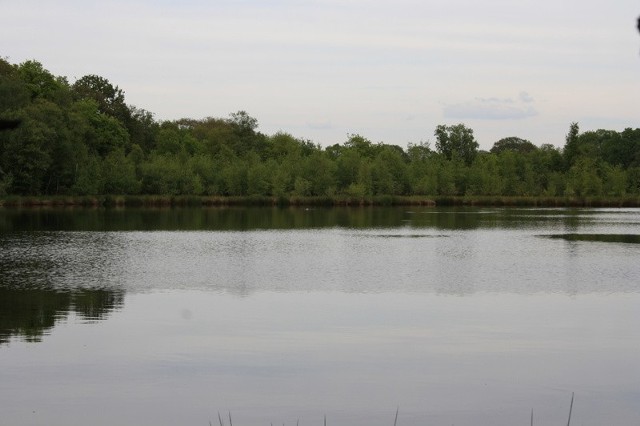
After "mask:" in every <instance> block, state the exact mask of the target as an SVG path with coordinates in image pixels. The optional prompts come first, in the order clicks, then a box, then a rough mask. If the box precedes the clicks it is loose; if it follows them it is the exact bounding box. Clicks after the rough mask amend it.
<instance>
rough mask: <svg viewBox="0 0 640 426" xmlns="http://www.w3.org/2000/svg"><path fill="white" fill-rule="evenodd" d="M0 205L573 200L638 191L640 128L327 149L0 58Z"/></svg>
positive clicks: (464, 135)
mask: <svg viewBox="0 0 640 426" xmlns="http://www.w3.org/2000/svg"><path fill="white" fill-rule="evenodd" d="M0 119H2V120H4V122H8V123H15V124H16V125H15V126H11V127H15V128H12V129H7V130H5V131H2V132H0V196H8V195H77V196H83V195H99V194H118V195H135V194H149V195H153V194H155V195H171V196H173V195H211V196H271V197H292V196H300V197H307V196H322V197H335V196H346V197H352V198H364V197H371V196H379V195H421V196H462V195H477V196H534V197H535V196H547V197H555V196H563V197H571V196H577V197H590V196H611V197H621V196H625V195H637V194H640V128H636V129H631V128H627V129H625V130H623V131H622V132H617V131H613V130H595V131H586V132H580V129H579V126H578V124H577V123H571V124H570V126H569V130H568V133H567V135H566V143H565V145H564V147H563V148H557V147H555V146H553V145H551V144H543V145H541V146H537V145H534V144H533V143H531V142H530V141H527V140H524V139H522V138H519V137H515V136H514V137H506V138H503V139H501V140H498V141H496V142H495V143H494V144H493V147H492V148H491V149H490V150H489V151H481V150H479V145H478V142H477V141H476V139H475V137H474V135H473V130H472V129H470V128H469V127H467V126H466V125H465V124H462V123H461V124H456V125H439V126H437V127H436V129H435V131H434V135H433V136H434V138H435V144H434V146H433V147H432V146H431V144H430V143H429V142H421V143H410V144H408V146H407V148H406V149H403V148H402V147H400V146H397V145H390V144H385V143H383V142H379V143H374V142H372V141H370V140H368V139H367V138H365V137H363V136H361V135H357V134H355V135H348V136H347V137H346V141H344V142H342V143H336V144H334V145H331V146H328V147H324V148H323V147H321V146H320V145H318V144H315V143H313V142H312V141H310V140H306V139H301V138H296V137H294V136H292V135H290V134H288V133H285V132H278V133H276V134H273V135H265V134H263V133H261V132H259V131H258V130H257V128H258V122H257V120H256V119H255V118H253V117H251V116H250V115H248V114H247V113H246V112H244V111H239V112H236V113H232V114H230V115H229V117H226V118H212V117H208V118H204V119H189V118H183V119H178V120H169V121H157V120H155V119H154V116H153V114H152V113H151V112H149V111H146V110H144V109H140V108H137V107H135V106H132V105H129V104H127V103H126V101H125V94H124V91H123V90H121V89H120V88H119V87H118V86H114V85H113V84H112V83H110V82H109V81H108V80H107V79H106V78H104V77H101V76H97V75H86V76H84V77H82V78H80V79H78V80H76V81H75V82H73V83H70V82H69V81H68V80H67V79H66V78H65V77H60V76H54V75H53V74H51V73H50V72H49V71H48V70H46V69H45V68H44V67H43V66H42V64H41V63H39V62H37V61H34V60H30V61H25V62H23V63H20V64H12V63H10V62H8V61H7V60H6V59H0Z"/></svg>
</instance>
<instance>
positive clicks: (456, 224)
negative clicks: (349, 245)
mask: <svg viewBox="0 0 640 426" xmlns="http://www.w3.org/2000/svg"><path fill="white" fill-rule="evenodd" d="M591 213H592V212H590V211H589V210H585V209H513V208H506V209H499V208H498V209H480V208H473V207H466V208H465V207H455V208H425V207H333V208H301V207H287V208H280V207H251V208H243V207H237V208H236V207H214V208H155V209H154V208H145V209H134V208H126V209H125V208H122V209H63V208H43V209H16V210H13V209H5V210H0V232H5V233H8V232H21V231H159V230H162V231H178V230H184V231H194V230H212V231H239V230H254V229H309V228H328V227H344V228H389V227H400V226H412V227H418V228H438V229H476V228H493V227H501V228H520V227H522V226H527V225H534V224H541V223H545V222H549V221H554V222H560V223H562V224H563V225H564V226H567V227H571V226H572V225H575V224H577V223H578V222H582V223H584V221H585V220H588V218H589V215H590V214H591Z"/></svg>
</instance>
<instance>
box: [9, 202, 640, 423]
mask: <svg viewBox="0 0 640 426" xmlns="http://www.w3.org/2000/svg"><path fill="white" fill-rule="evenodd" d="M639 360H640V210H637V209H490V208H483V209H476V208H467V209H440V208H437V209H436V208H417V207H411V208H408V207H402V208H356V209H347V208H342V209H271V208H268V209H267V208H264V209H263V208H254V209H158V210H151V209H148V210H132V209H126V210H55V209H52V210H10V209H5V210H0V413H1V414H0V424H2V425H4V424H6V425H49V426H56V425H94V426H97V425H109V426H112V425H143V424H144V425H146V424H148V425H154V426H159V425H203V426H206V425H209V422H212V424H219V421H220V420H219V418H218V413H220V414H221V416H222V421H223V422H224V423H225V425H229V413H231V415H232V419H233V424H235V425H238V426H253V425H264V426H268V425H271V424H274V425H281V424H285V425H296V424H299V425H302V426H305V425H322V424H323V423H324V418H325V416H326V422H327V424H328V425H330V426H332V425H354V426H364V425H384V426H390V425H393V424H394V421H395V415H396V409H398V407H399V409H398V418H397V424H398V426H410V425H452V424H455V425H457V426H463V425H470V426H485V425H486V426H489V425H491V426H501V425H504V426H507V425H508V426H513V425H529V424H530V421H531V410H533V413H534V424H535V425H558V424H560V425H561V424H566V422H567V420H568V414H569V404H570V401H571V394H572V392H575V402H574V405H573V413H572V417H571V424H572V425H585V426H586V425H638V424H640V362H639Z"/></svg>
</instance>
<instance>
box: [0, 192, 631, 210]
mask: <svg viewBox="0 0 640 426" xmlns="http://www.w3.org/2000/svg"><path fill="white" fill-rule="evenodd" d="M215 206H247V207H250V206H327V207H331V206H429V207H436V206H478V207H481V206H492V207H640V196H627V197H504V196H450V197H443V196H437V197H425V196H390V195H388V196H373V197H364V198H355V197H348V196H333V197H295V196H294V197H271V196H246V197H222V196H162V195H103V196H78V197H73V196H48V197H45V196H37V197H35V196H25V197H19V196H8V197H3V198H0V207H94V208H97V207H215Z"/></svg>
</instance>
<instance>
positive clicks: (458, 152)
mask: <svg viewBox="0 0 640 426" xmlns="http://www.w3.org/2000/svg"><path fill="white" fill-rule="evenodd" d="M435 136H436V150H437V151H438V152H439V153H440V154H442V155H444V157H445V158H446V159H447V160H453V159H460V160H462V161H464V162H465V164H467V165H471V163H472V162H473V159H474V158H475V157H476V154H477V153H478V147H479V144H478V142H476V139H475V137H474V136H473V130H472V129H470V128H469V127H467V126H465V125H464V124H462V123H460V124H455V125H453V126H445V125H443V124H440V125H439V126H438V127H436V130H435Z"/></svg>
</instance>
